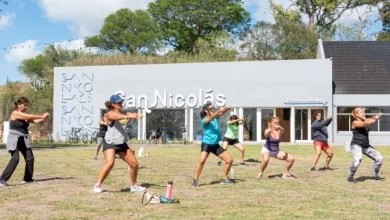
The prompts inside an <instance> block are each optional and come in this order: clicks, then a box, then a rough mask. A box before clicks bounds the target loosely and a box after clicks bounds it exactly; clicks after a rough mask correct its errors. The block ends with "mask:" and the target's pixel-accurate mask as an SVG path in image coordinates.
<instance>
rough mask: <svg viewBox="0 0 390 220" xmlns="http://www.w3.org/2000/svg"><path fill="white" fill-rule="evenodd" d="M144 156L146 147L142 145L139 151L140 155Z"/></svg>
mask: <svg viewBox="0 0 390 220" xmlns="http://www.w3.org/2000/svg"><path fill="white" fill-rule="evenodd" d="M143 156H144V147H141V148H140V149H139V151H138V157H143Z"/></svg>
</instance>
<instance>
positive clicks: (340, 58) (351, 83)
mask: <svg viewBox="0 0 390 220" xmlns="http://www.w3.org/2000/svg"><path fill="white" fill-rule="evenodd" d="M323 46H324V52H325V57H326V58H332V63H333V86H335V87H334V88H333V93H334V94H390V42H389V41H388V42H385V41H382V42H381V41H351V42H348V41H338V42H323Z"/></svg>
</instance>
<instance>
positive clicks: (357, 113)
mask: <svg viewBox="0 0 390 220" xmlns="http://www.w3.org/2000/svg"><path fill="white" fill-rule="evenodd" d="M352 116H353V117H354V118H355V120H354V121H353V122H352V135H353V136H352V141H351V152H352V157H353V162H352V165H351V167H350V170H349V176H348V179H347V181H348V182H350V183H354V182H355V179H354V178H353V176H354V175H355V173H356V170H357V168H358V167H359V165H360V163H361V162H362V156H363V154H364V155H366V156H367V157H369V158H370V159H372V160H373V161H375V162H374V167H373V170H372V177H373V179H374V180H380V177H379V176H378V173H379V169H380V168H381V165H382V161H383V157H382V155H381V154H380V153H379V152H378V151H377V150H375V149H374V148H373V147H372V146H371V145H370V142H369V139H368V132H369V129H367V128H366V127H367V126H369V125H372V124H374V123H375V122H376V121H377V120H378V119H379V118H380V117H381V116H382V113H378V114H377V115H375V116H373V117H372V118H366V109H365V108H363V107H357V108H355V109H354V110H353V111H352Z"/></svg>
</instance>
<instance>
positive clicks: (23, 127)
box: [9, 119, 30, 134]
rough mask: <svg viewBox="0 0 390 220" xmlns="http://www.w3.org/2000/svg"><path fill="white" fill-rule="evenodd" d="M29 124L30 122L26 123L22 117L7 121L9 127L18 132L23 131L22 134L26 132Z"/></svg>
mask: <svg viewBox="0 0 390 220" xmlns="http://www.w3.org/2000/svg"><path fill="white" fill-rule="evenodd" d="M29 125H30V123H28V122H27V121H26V120H22V119H16V120H11V121H10V122H9V128H10V129H12V130H16V131H19V132H20V133H23V134H28V126H29Z"/></svg>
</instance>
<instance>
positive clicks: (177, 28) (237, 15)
mask: <svg viewBox="0 0 390 220" xmlns="http://www.w3.org/2000/svg"><path fill="white" fill-rule="evenodd" d="M241 3H242V2H241V1H239V0H230V1H226V0H213V1H212V0H181V1H177V0H157V1H155V2H152V3H150V4H149V9H148V11H149V12H150V14H151V15H152V17H153V19H154V20H155V21H156V22H157V23H158V25H159V26H160V28H161V31H162V35H163V39H164V42H165V43H166V44H167V45H170V46H172V47H174V48H175V50H179V51H186V52H191V53H196V52H197V51H198V50H197V48H196V44H197V42H198V39H200V38H205V37H207V36H209V35H210V34H211V33H216V32H220V31H226V32H228V33H230V34H233V35H235V34H238V33H240V32H241V31H244V30H247V29H248V28H249V22H250V14H249V12H247V11H246V10H245V9H244V8H243V7H242V5H241Z"/></svg>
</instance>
